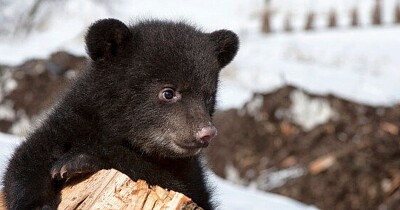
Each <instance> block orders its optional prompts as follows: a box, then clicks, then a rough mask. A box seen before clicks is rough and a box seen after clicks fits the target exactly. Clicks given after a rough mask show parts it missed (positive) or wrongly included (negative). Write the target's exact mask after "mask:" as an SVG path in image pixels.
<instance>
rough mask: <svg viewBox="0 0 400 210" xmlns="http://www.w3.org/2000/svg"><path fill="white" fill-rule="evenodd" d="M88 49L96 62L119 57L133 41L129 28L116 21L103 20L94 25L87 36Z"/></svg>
mask: <svg viewBox="0 0 400 210" xmlns="http://www.w3.org/2000/svg"><path fill="white" fill-rule="evenodd" d="M85 40H86V48H87V52H88V54H89V56H90V58H91V59H92V60H94V61H97V60H100V59H103V60H109V59H110V58H111V57H114V56H118V54H119V53H120V52H121V49H122V48H123V47H124V46H126V45H127V44H128V43H129V42H131V41H132V33H131V32H130V30H129V28H128V26H126V25H125V24H124V23H123V22H121V21H119V20H116V19H111V18H110V19H102V20H98V21H96V22H95V23H93V24H92V25H91V26H90V27H89V30H88V32H87V34H86V37H85Z"/></svg>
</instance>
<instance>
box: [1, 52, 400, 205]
mask: <svg viewBox="0 0 400 210" xmlns="http://www.w3.org/2000/svg"><path fill="white" fill-rule="evenodd" d="M55 58H57V59H58V60H68V59H70V60H69V62H66V63H63V62H59V61H56V60H57V59H55ZM66 64H68V65H66ZM84 65H85V59H84V58H82V57H75V56H72V55H70V54H68V53H65V52H59V53H57V54H54V55H53V56H52V57H51V58H50V59H48V60H46V59H43V60H31V61H28V62H26V63H24V64H22V65H20V66H17V67H5V66H3V67H2V71H1V75H2V78H3V79H4V78H5V76H7V77H8V81H15V83H16V84H14V85H13V84H11V83H13V82H11V83H10V82H9V84H8V85H7V84H6V83H3V84H4V85H3V86H5V87H7V88H5V87H3V88H2V89H0V91H1V92H0V95H2V96H3V97H4V99H3V100H2V101H1V102H0V107H1V108H2V109H0V111H1V112H0V114H1V113H2V115H0V116H3V118H2V119H0V131H1V132H7V133H14V134H25V133H26V131H27V128H26V127H25V128H24V123H22V122H24V121H25V122H26V123H25V125H29V124H31V123H32V122H33V121H36V120H37V118H40V117H39V116H40V115H43V113H44V112H45V110H46V109H47V108H48V107H49V104H51V103H53V102H54V98H56V96H58V95H59V94H60V90H62V89H64V88H65V87H66V86H68V82H69V81H71V79H73V78H74V75H76V74H78V73H79V71H80V70H79V69H81V67H82V66H84ZM28 66H29V68H27V67H28ZM38 69H39V70H40V71H38ZM60 69H63V70H62V71H60V72H61V73H56V72H58V71H57V70H60ZM62 72H64V73H62ZM30 99H39V100H35V103H32V101H31V100H30ZM5 107H8V109H7V108H5ZM7 110H8V112H7ZM301 113H308V116H307V115H302V114H301ZM314 115H315V116H319V117H315V116H314ZM4 116H8V118H7V117H4ZM399 119H400V106H399V105H396V106H393V107H372V106H367V105H362V104H358V103H354V102H351V101H348V100H344V99H340V98H337V97H335V96H332V95H328V96H317V95H312V94H308V93H306V92H304V91H302V90H299V89H298V88H295V87H292V86H286V87H283V88H279V89H277V90H276V91H273V92H271V93H264V94H261V93H260V94H255V95H254V96H253V98H252V99H251V100H250V101H248V102H247V103H246V104H245V105H244V106H243V107H242V108H235V109H228V110H220V111H218V112H217V113H216V115H215V123H216V126H217V127H218V129H219V135H218V137H217V139H215V141H214V142H213V143H212V144H211V145H210V147H209V149H208V150H207V153H206V157H207V160H208V161H207V162H208V163H209V165H210V166H211V168H212V169H213V171H214V172H215V173H216V174H217V175H219V176H222V177H225V178H227V179H228V180H231V181H233V182H237V183H240V184H242V185H250V186H251V187H256V188H258V189H262V190H266V191H270V192H274V193H278V194H282V195H285V196H289V197H292V198H294V199H297V200H300V201H302V202H305V203H307V204H313V205H316V206H317V207H319V208H321V209H332V207H333V206H334V207H335V208H334V209H349V208H352V209H396V207H397V206H399V205H400V189H399V186H400V171H399V170H398V169H397V168H398V166H399V165H400V152H399V151H400V142H399V141H398V135H399V132H400V131H399V129H400V120H399ZM232 131H234V132H232Z"/></svg>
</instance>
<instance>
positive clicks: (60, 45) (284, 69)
mask: <svg viewBox="0 0 400 210" xmlns="http://www.w3.org/2000/svg"><path fill="white" fill-rule="evenodd" d="M5 2H6V3H5V5H6V6H5V7H3V8H2V9H1V10H0V11H1V13H0V21H1V20H3V22H4V21H5V22H8V24H4V26H3V28H2V27H1V26H0V32H1V31H2V30H1V29H3V31H5V29H4V28H10V27H13V26H14V28H13V29H12V31H14V33H8V34H6V35H4V34H3V35H2V36H1V34H0V38H1V39H0V54H1V56H0V63H2V64H13V65H15V64H19V63H21V62H23V61H24V60H26V59H28V58H32V57H42V58H44V57H47V56H49V54H51V53H52V52H54V51H56V50H60V49H64V50H68V51H70V52H72V53H75V54H79V55H84V54H85V48H84V43H83V36H84V34H85V30H86V29H87V27H88V26H89V25H90V23H92V22H93V21H95V20H97V19H99V18H105V17H115V18H119V19H121V20H123V21H125V22H134V21H135V20H137V19H141V18H148V17H152V18H164V19H172V20H187V21H188V22H190V23H194V24H196V25H198V26H200V27H202V28H203V29H204V30H206V31H212V30H216V29H221V28H228V29H231V30H233V31H235V32H236V33H238V34H239V37H240V39H241V49H240V51H239V53H238V55H237V57H236V58H235V60H234V62H233V63H232V64H231V65H229V66H228V67H227V69H225V70H224V71H223V72H222V79H221V91H220V92H219V108H222V109H228V108H234V107H241V106H242V105H243V104H244V102H246V101H247V100H249V99H250V98H251V96H252V94H253V92H265V91H272V90H274V89H276V88H279V87H281V86H283V85H286V84H291V85H295V86H297V87H300V88H303V89H305V90H307V91H309V92H311V93H317V94H329V93H331V94H335V95H337V96H340V97H343V98H346V99H349V100H352V101H356V102H360V103H364V104H370V105H375V106H390V105H393V104H396V103H398V102H399V101H400V94H398V93H399V92H400V84H399V83H398V82H397V81H399V79H400V71H398V66H400V59H398V56H397V54H398V53H397V52H399V51H400V42H398V37H400V27H398V26H389V25H386V26H382V27H371V26H369V25H370V24H371V21H370V18H369V17H370V13H371V11H372V7H373V5H374V2H375V1H374V0H365V1H356V0H351V1H346V0H340V1H323V0H318V1H310V0H303V1H297V0H296V1H295V0H285V1H276V0H275V1H271V2H272V3H271V8H272V10H273V11H274V14H275V16H274V19H273V30H274V31H278V32H279V31H280V30H281V28H282V25H283V17H284V16H285V15H286V14H291V15H292V18H293V20H294V23H293V25H294V27H295V30H296V32H295V33H289V34H284V33H272V34H268V35H265V34H261V33H260V25H261V21H260V20H261V14H262V11H263V10H264V4H265V1H263V0H247V1H239V0H236V1H230V0H221V1H211V0H210V1H202V0H194V1H191V2H190V3H188V2H187V1H183V0H170V1H156V0H149V1H138V0H118V1H113V3H110V2H108V1H94V0H88V1H79V0H71V1H49V2H46V3H47V4H45V5H44V6H42V7H41V8H40V10H39V12H38V14H37V15H36V16H35V18H32V20H31V21H30V23H31V24H32V26H30V28H31V29H30V31H29V32H25V33H23V32H21V31H23V29H19V28H18V27H17V26H15V25H18V23H20V22H22V23H24V20H25V22H26V19H28V20H30V19H29V17H25V19H23V18H20V19H22V20H20V22H18V21H14V22H12V20H13V17H14V16H15V15H18V14H20V15H21V14H25V13H23V12H21V11H25V12H26V11H27V10H29V7H28V6H26V5H32V4H33V3H32V2H33V0H30V1H28V2H30V3H29V4H25V5H19V4H17V3H12V2H14V1H12V0H5ZM395 2H396V1H394V0H386V1H384V4H383V8H384V13H383V14H384V18H383V20H384V22H385V23H387V24H388V23H389V22H391V21H392V18H393V8H394V6H393V5H394V3H395ZM18 5H19V6H18ZM356 5H357V6H358V7H357V8H358V9H359V13H360V22H361V23H362V27H360V28H358V29H350V28H348V24H349V11H350V10H351V9H352V8H353V7H355V6H356ZM332 8H336V9H337V12H338V14H339V23H340V24H339V25H340V27H339V28H338V29H334V30H328V29H325V25H326V17H327V14H328V13H329V11H330V10H331V9H332ZM311 10H313V11H316V12H317V19H318V20H316V22H317V30H316V31H312V32H304V31H301V30H300V28H301V27H300V26H302V25H303V24H304V16H305V15H306V14H307V12H309V11H311ZM22 16H23V15H22ZM14 19H15V18H14ZM10 22H11V23H10ZM296 25H297V28H296Z"/></svg>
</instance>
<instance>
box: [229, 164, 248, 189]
mask: <svg viewBox="0 0 400 210" xmlns="http://www.w3.org/2000/svg"><path fill="white" fill-rule="evenodd" d="M225 175H226V179H227V180H229V181H231V182H233V183H235V184H239V185H244V184H245V182H244V180H243V179H242V178H241V177H240V174H239V171H238V170H237V169H236V168H235V167H234V166H233V165H232V164H227V165H226V166H225Z"/></svg>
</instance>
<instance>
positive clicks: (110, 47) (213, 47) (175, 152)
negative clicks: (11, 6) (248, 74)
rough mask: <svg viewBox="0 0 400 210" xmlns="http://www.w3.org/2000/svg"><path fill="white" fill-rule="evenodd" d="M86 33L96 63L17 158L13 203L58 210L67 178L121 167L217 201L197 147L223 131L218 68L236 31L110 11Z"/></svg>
mask: <svg viewBox="0 0 400 210" xmlns="http://www.w3.org/2000/svg"><path fill="white" fill-rule="evenodd" d="M85 40H86V47H87V52H88V54H89V57H90V64H89V65H88V66H87V68H86V69H85V71H84V72H83V73H82V75H80V77H79V78H78V79H77V80H76V81H75V82H74V85H73V86H72V87H71V89H70V90H68V91H67V92H66V93H65V95H64V96H63V97H62V99H61V100H60V101H59V102H58V103H57V104H56V105H55V107H54V108H53V109H52V110H51V112H50V113H49V114H48V117H47V118H46V119H45V120H44V121H43V122H42V124H41V125H40V127H38V128H37V129H36V130H34V131H33V132H32V133H31V134H30V135H29V136H28V137H27V139H26V141H24V142H23V143H22V144H21V145H20V146H19V147H18V148H17V149H16V151H15V153H14V154H13V156H12V158H11V159H10V162H9V165H8V167H7V171H6V173H5V176H4V180H3V185H4V194H5V200H6V205H7V208H8V209H12V210H24V209H56V208H57V205H58V203H59V201H60V196H59V191H60V190H61V188H62V185H63V183H64V182H65V180H66V179H68V178H72V177H74V176H77V175H79V174H89V173H93V172H96V171H98V170H101V169H110V168H115V169H117V170H119V171H121V172H123V173H125V174H127V175H128V176H129V177H130V178H131V179H133V180H137V179H144V180H146V181H147V182H148V183H149V184H151V185H160V186H161V187H164V188H168V189H172V190H174V191H178V192H181V193H184V194H186V195H187V196H189V197H191V198H192V199H193V201H194V202H196V203H197V204H198V205H199V206H201V207H203V208H204V209H213V208H214V207H213V204H212V202H211V201H210V200H211V195H210V194H211V192H210V190H209V189H207V186H206V177H205V175H204V171H203V166H202V163H201V161H200V157H199V153H200V151H201V150H202V148H205V147H207V146H208V144H209V142H210V140H211V139H212V138H213V137H215V136H216V134H217V130H216V128H215V127H214V125H213V123H212V115H213V113H214V109H215V103H216V99H215V97H216V91H217V85H218V75H219V72H220V70H221V69H222V68H223V67H224V66H226V65H227V64H228V63H229V62H230V61H231V60H232V59H233V58H234V56H235V55H236V52H237V51H238V47H239V40H238V37H237V35H236V34H235V33H233V32H231V31H229V30H218V31H214V32H212V33H204V32H202V31H201V30H199V29H197V28H195V27H193V26H190V25H188V24H186V23H184V22H169V21H159V20H144V21H139V22H137V23H135V24H132V25H129V26H127V25H125V24H124V23H122V22H121V21H119V20H115V19H103V20H99V21H97V22H95V23H94V24H93V25H91V26H90V28H89V30H88V32H87V35H86V37H85Z"/></svg>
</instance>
